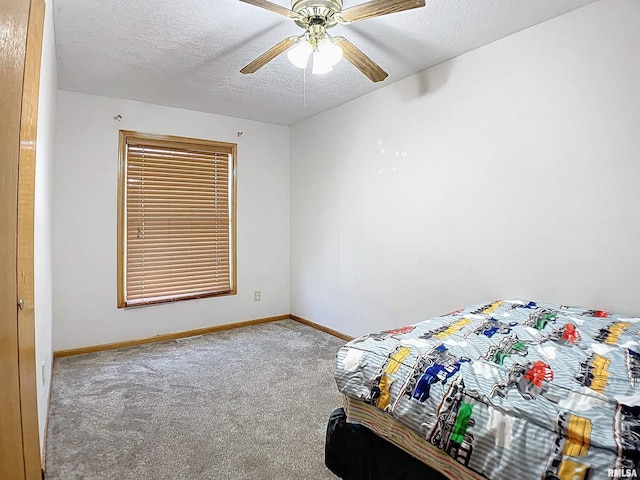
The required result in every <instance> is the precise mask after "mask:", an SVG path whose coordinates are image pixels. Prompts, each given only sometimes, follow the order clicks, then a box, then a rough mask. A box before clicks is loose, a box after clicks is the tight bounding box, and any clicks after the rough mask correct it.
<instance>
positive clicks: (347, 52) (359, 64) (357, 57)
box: [333, 37, 388, 82]
mask: <svg viewBox="0 0 640 480" xmlns="http://www.w3.org/2000/svg"><path fill="white" fill-rule="evenodd" d="M333 41H334V43H335V44H336V45H338V46H339V47H340V48H342V54H343V55H344V57H345V58H346V59H347V60H349V61H350V62H351V63H352V64H353V66H354V67H356V68H357V69H358V70H360V71H361V72H362V73H364V74H365V75H366V76H367V77H368V78H369V80H371V81H372V82H381V81H382V80H384V79H385V78H387V75H388V73H387V72H385V71H384V70H383V69H382V68H380V66H379V65H378V64H377V63H375V62H374V61H373V60H371V59H370V58H369V57H367V56H366V55H365V54H364V53H362V51H361V50H360V49H359V48H358V47H356V46H355V45H354V44H353V43H351V42H350V41H349V40H347V39H346V38H344V37H333Z"/></svg>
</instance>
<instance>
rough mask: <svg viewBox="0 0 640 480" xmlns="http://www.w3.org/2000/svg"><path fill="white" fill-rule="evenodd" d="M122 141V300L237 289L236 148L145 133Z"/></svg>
mask: <svg viewBox="0 0 640 480" xmlns="http://www.w3.org/2000/svg"><path fill="white" fill-rule="evenodd" d="M125 140H126V141H125V142H124V146H125V152H124V153H125V176H124V183H125V186H124V190H125V191H124V194H125V199H124V207H125V218H124V219H123V220H124V227H125V230H126V235H124V238H123V240H124V243H125V245H124V247H125V248H124V250H125V255H124V263H125V264H124V274H125V279H124V284H125V285H124V286H125V288H124V294H125V295H124V297H125V298H124V299H120V303H124V306H130V305H136V304H144V303H157V302H162V301H173V300H179V299H184V298H193V297H202V296H211V295H221V294H229V293H234V289H235V286H234V281H233V263H234V262H233V258H232V257H233V255H232V246H233V245H232V242H233V235H232V232H233V211H232V210H233V201H232V199H233V192H232V190H233V182H232V172H233V168H232V164H233V156H234V150H235V149H234V147H233V146H229V145H228V144H216V143H214V142H207V143H193V142H181V141H176V140H175V139H174V140H173V141H167V140H158V139H154V138H144V137H143V136H140V135H128V136H126V139H125ZM122 300H124V302H122ZM121 306H122V305H121Z"/></svg>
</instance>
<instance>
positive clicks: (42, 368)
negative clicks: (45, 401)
mask: <svg viewBox="0 0 640 480" xmlns="http://www.w3.org/2000/svg"><path fill="white" fill-rule="evenodd" d="M40 378H41V379H42V380H41V381H42V385H44V362H42V365H41V366H40Z"/></svg>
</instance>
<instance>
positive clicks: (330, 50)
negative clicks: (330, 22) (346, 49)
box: [318, 37, 342, 66]
mask: <svg viewBox="0 0 640 480" xmlns="http://www.w3.org/2000/svg"><path fill="white" fill-rule="evenodd" d="M318 51H319V52H320V54H321V55H322V56H323V57H324V58H325V61H326V62H327V63H328V64H329V65H331V66H334V65H335V64H337V63H338V62H339V61H340V59H341V58H342V49H341V48H340V47H339V46H338V45H336V44H335V43H333V42H332V41H331V39H329V38H327V37H325V38H323V39H322V40H320V42H319V43H318Z"/></svg>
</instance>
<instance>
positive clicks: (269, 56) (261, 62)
mask: <svg viewBox="0 0 640 480" xmlns="http://www.w3.org/2000/svg"><path fill="white" fill-rule="evenodd" d="M299 41H300V37H287V38H285V39H284V40H282V41H281V42H280V43H278V44H276V45H274V46H273V47H271V48H270V49H269V50H267V51H266V52H264V53H263V54H262V55H260V56H259V57H258V58H256V59H255V60H254V61H253V62H251V63H249V64H247V65H246V66H245V67H244V68H243V69H242V70H240V73H255V72H257V71H258V70H259V69H261V68H262V67H264V66H265V65H266V64H267V63H269V62H270V61H271V60H273V59H274V58H276V57H277V56H278V55H280V54H281V53H283V52H286V51H287V50H289V48H291V47H292V46H293V45H295V44H296V43H298V42H299Z"/></svg>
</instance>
